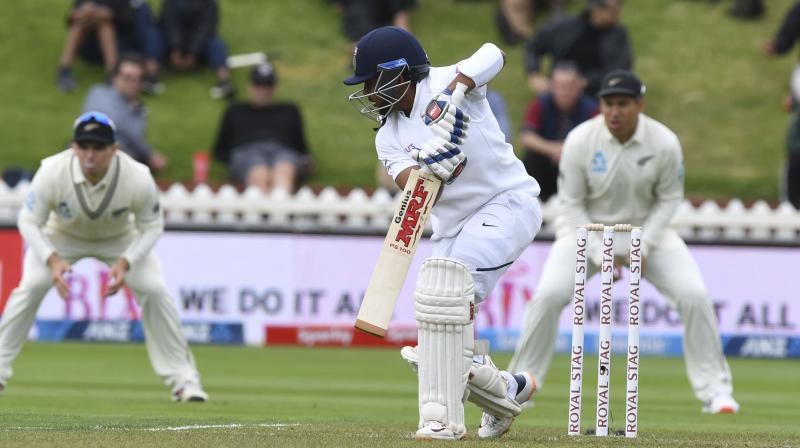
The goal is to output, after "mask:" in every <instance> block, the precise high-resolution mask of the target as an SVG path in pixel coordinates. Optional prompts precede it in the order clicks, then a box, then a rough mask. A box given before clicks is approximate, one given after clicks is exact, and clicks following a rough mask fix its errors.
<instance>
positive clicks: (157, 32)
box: [5, 0, 800, 208]
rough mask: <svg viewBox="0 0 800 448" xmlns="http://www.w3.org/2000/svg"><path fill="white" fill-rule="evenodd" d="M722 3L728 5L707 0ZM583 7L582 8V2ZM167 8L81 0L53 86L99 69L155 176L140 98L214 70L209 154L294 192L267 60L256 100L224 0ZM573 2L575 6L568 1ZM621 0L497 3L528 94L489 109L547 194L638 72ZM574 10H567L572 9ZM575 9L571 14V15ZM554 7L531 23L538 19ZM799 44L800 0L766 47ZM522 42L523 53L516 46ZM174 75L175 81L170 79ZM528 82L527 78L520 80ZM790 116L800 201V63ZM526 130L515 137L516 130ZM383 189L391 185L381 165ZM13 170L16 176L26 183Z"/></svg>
mask: <svg viewBox="0 0 800 448" xmlns="http://www.w3.org/2000/svg"><path fill="white" fill-rule="evenodd" d="M327 1H328V2H329V3H330V4H331V5H332V6H333V8H332V9H333V10H335V11H337V12H338V13H339V14H340V15H341V20H342V32H343V34H344V36H345V37H346V38H347V39H348V40H349V41H350V42H353V43H355V42H356V41H357V40H358V39H359V38H360V37H361V36H362V35H364V34H365V33H367V32H368V31H370V30H372V29H374V28H377V27H380V26H385V25H394V26H399V27H402V28H404V29H407V30H410V28H411V23H412V21H411V18H412V15H413V12H414V10H415V9H416V7H417V1H416V0H327ZM709 1H710V2H716V1H719V0H709ZM575 3H577V4H578V5H575ZM159 4H160V9H159V11H158V14H156V13H155V12H154V10H153V9H151V7H150V4H149V3H148V1H147V0H75V1H74V3H73V4H72V5H71V6H70V8H69V10H68V11H67V14H66V37H65V39H64V45H63V50H62V53H61V56H60V59H59V61H58V67H57V73H56V74H57V76H56V86H57V88H58V89H60V90H62V91H64V92H71V91H74V90H75V89H76V88H77V87H78V80H76V79H75V77H74V76H73V72H72V66H73V64H74V62H75V60H76V58H78V57H80V58H81V59H84V60H86V61H89V62H93V63H97V64H101V65H102V66H103V67H104V68H105V72H106V79H105V82H103V83H99V84H96V85H94V86H92V87H91V88H89V90H88V93H87V95H86V97H85V98H84V100H83V107H82V109H83V110H84V111H89V110H95V111H100V112H104V113H106V114H107V115H108V116H110V117H111V118H112V119H113V120H114V122H115V123H116V125H117V127H118V136H119V144H120V147H121V148H122V149H123V150H124V151H125V152H127V153H128V154H130V155H131V156H133V157H134V158H135V159H136V160H138V161H140V162H142V163H145V164H147V165H148V166H149V167H150V168H151V169H152V170H153V171H155V172H157V171H160V170H163V169H164V168H165V167H167V165H168V163H169V159H168V157H167V156H166V155H165V154H163V153H161V152H159V151H158V150H157V149H156V146H157V145H153V144H152V143H151V142H149V141H148V138H147V133H146V129H147V121H148V115H147V110H146V108H145V106H144V104H143V102H142V96H143V95H158V94H160V93H162V92H164V89H165V86H164V84H163V83H162V82H161V76H160V75H161V72H162V71H164V70H172V71H175V72H184V71H193V70H198V69H201V68H203V67H207V68H210V69H211V70H213V72H214V74H215V75H216V83H215V84H214V85H213V86H212V87H211V88H210V94H211V96H212V97H213V98H218V99H228V100H231V103H230V104H229V106H228V107H227V109H226V110H225V112H224V113H223V115H222V117H221V118H220V123H219V128H218V131H217V137H216V141H215V142H213V146H212V145H211V144H210V146H212V148H213V149H212V151H211V153H212V154H211V155H213V158H214V159H215V160H217V161H219V162H220V163H222V164H224V165H225V167H226V168H227V170H228V174H229V176H230V180H231V181H232V182H234V183H236V184H238V185H242V186H244V185H254V186H257V187H258V188H260V189H262V190H263V191H265V192H269V191H271V190H272V189H275V188H279V189H285V190H287V191H294V190H295V189H296V188H297V187H298V186H299V185H300V184H302V182H303V181H304V180H305V179H307V178H308V176H309V175H310V174H311V173H312V171H313V168H314V159H313V157H312V156H311V151H310V149H309V147H308V145H307V140H306V137H305V135H304V126H303V120H302V112H301V106H300V105H298V104H294V103H291V102H283V103H276V102H274V100H273V98H274V94H275V90H276V88H277V86H278V82H277V81H278V78H277V74H276V71H275V67H274V66H273V65H272V64H270V63H269V62H264V63H261V64H259V65H256V66H254V67H252V72H251V75H250V78H249V85H248V86H247V97H248V98H247V101H245V102H234V101H233V100H234V99H235V96H236V94H237V91H236V88H235V87H234V84H233V82H232V80H231V71H230V68H229V67H228V65H227V60H228V50H227V48H226V44H225V41H224V40H223V37H222V36H220V35H219V34H218V28H219V21H220V15H221V11H220V5H219V3H218V1H217V0H162V1H161V2H159ZM571 6H576V7H571ZM635 6H636V5H635V4H634V3H632V2H628V3H624V2H623V0H498V2H497V9H496V15H495V26H496V27H497V32H498V34H499V35H500V37H501V41H500V42H499V43H501V44H503V45H505V47H506V48H505V51H507V52H508V51H522V52H523V55H524V68H525V72H526V80H525V81H527V85H528V87H529V89H530V93H528V95H531V96H532V99H531V101H530V103H529V104H528V106H527V109H526V112H525V114H524V117H510V116H509V115H508V111H507V109H506V106H505V100H504V99H503V97H502V96H501V95H500V94H499V93H498V92H497V91H493V90H490V91H489V92H488V95H487V98H488V99H489V102H490V105H491V107H492V110H493V111H494V113H495V116H496V117H497V120H498V122H499V124H500V127H501V129H502V130H503V132H504V133H505V135H506V139H507V141H508V142H516V143H517V149H518V154H520V157H521V159H522V160H523V163H524V165H525V167H526V169H527V171H528V173H529V174H530V175H531V176H533V177H534V178H536V179H537V181H538V182H539V184H540V185H541V187H542V194H541V199H542V200H543V201H546V200H548V199H550V198H551V197H552V196H553V195H555V194H556V190H557V179H558V173H559V171H558V164H559V158H560V152H561V145H562V144H563V141H564V139H565V137H566V135H567V133H569V132H570V130H572V129H573V128H574V127H575V126H577V125H578V124H580V123H581V122H583V121H585V120H587V119H589V118H591V117H592V116H594V115H596V114H597V113H598V103H597V101H596V99H595V95H596V94H597V90H598V87H599V83H600V80H601V79H602V78H603V76H604V75H605V74H606V73H608V72H609V71H611V70H615V69H632V68H633V65H634V54H633V49H632V48H633V45H632V43H631V40H630V37H629V33H628V31H627V29H626V27H625V25H624V21H623V19H622V17H623V16H622V12H623V9H624V7H627V8H632V7H635ZM568 8H569V9H568ZM569 10H571V11H575V12H574V13H569V12H568V11H569ZM543 12H544V13H547V14H548V18H547V20H540V21H539V22H538V24H537V25H536V26H535V27H534V25H533V24H534V17H535V16H537V15H540V14H542V13H543ZM764 12H765V4H764V2H763V1H762V0H731V2H730V6H729V9H728V13H729V14H730V15H731V16H732V17H736V18H740V19H757V18H759V17H761V16H763V15H764ZM798 39H800V0H798V1H797V2H795V4H794V6H793V7H792V8H791V9H790V10H789V11H788V12H787V14H786V16H785V18H784V20H783V23H782V24H781V26H780V28H779V29H778V30H777V32H776V33H775V37H774V38H773V39H771V40H769V41H768V42H767V43H765V45H764V52H765V53H766V54H768V55H771V56H778V55H784V54H786V53H788V52H789V50H790V49H791V48H792V47H793V46H794V44H795V42H797V40H798ZM515 45H519V47H518V48H519V50H514V49H513V48H512V47H514V46H515ZM172 79H174V78H172ZM520 81H521V83H522V82H525V81H523V80H522V79H521V80H520ZM792 87H793V90H792V95H791V96H790V97H789V98H788V99H787V101H786V103H787V110H788V111H790V113H791V118H790V124H789V126H788V130H787V135H786V154H787V156H786V170H785V182H784V184H783V185H784V187H783V190H784V191H783V196H782V198H784V199H787V200H789V201H790V202H791V203H792V204H793V205H794V206H795V207H798V208H800V65H798V68H797V69H796V70H795V71H794V73H793V74H792ZM515 127H519V129H520V132H519V133H518V135H516V136H515V135H513V131H512V129H513V128H515ZM376 173H377V183H378V185H382V186H387V187H393V186H394V183H393V182H392V181H391V179H387V178H386V177H385V173H384V170H383V169H382V167H378V169H377V170H376ZM25 176H26V173H24V171H21V170H19V169H13V170H11V171H9V172H8V173H6V175H5V178H6V179H7V181H8V182H14V183H16V181H17V180H18V179H24V178H25Z"/></svg>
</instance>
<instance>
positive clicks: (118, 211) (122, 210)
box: [111, 207, 128, 218]
mask: <svg viewBox="0 0 800 448" xmlns="http://www.w3.org/2000/svg"><path fill="white" fill-rule="evenodd" d="M127 211H128V207H122V208H118V209H116V210H113V211H112V212H111V216H113V217H114V218H119V216H120V215H121V214H123V213H125V212H127Z"/></svg>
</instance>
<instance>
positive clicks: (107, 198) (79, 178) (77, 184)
mask: <svg viewBox="0 0 800 448" xmlns="http://www.w3.org/2000/svg"><path fill="white" fill-rule="evenodd" d="M76 162H77V158H76V157H75V156H74V155H72V156H71V157H70V161H69V164H70V170H69V174H70V177H71V180H72V186H73V187H74V188H75V196H77V197H78V203H79V204H80V205H81V209H83V212H84V213H86V216H88V217H89V219H92V220H94V219H97V218H98V217H100V215H102V214H103V212H104V211H106V209H107V208H108V206H109V204H111V198H113V197H114V192H116V191H117V184H118V183H119V163H120V162H119V156H118V155H116V156H114V159H113V161H112V162H111V163H112V164H113V165H114V167H113V168H111V169H110V170H109V172H108V173H106V175H105V176H103V178H102V179H101V180H100V182H98V185H100V184H101V183H105V182H108V185H109V186H108V189H106V194H105V195H104V196H103V199H102V200H101V201H100V205H98V206H97V208H96V209H94V210H92V208H91V207H89V202H88V201H87V200H86V193H85V190H84V189H83V188H81V184H83V183H88V181H87V180H86V176H84V175H83V172H82V171H81V168H80V165H79V164H78V163H76ZM109 176H110V179H109Z"/></svg>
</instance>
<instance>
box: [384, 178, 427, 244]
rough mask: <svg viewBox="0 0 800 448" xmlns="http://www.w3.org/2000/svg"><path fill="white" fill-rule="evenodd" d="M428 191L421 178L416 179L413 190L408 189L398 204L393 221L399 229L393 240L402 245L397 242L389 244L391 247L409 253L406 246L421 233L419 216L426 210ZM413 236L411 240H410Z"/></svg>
mask: <svg viewBox="0 0 800 448" xmlns="http://www.w3.org/2000/svg"><path fill="white" fill-rule="evenodd" d="M429 193H430V192H429V191H428V190H426V189H425V184H424V182H423V180H422V179H417V184H416V185H415V186H414V189H413V190H408V191H407V192H406V196H405V197H404V198H403V202H402V203H401V204H400V211H399V212H398V213H397V216H395V217H394V222H395V223H397V224H400V230H398V231H397V235H396V236H395V237H394V241H395V242H399V243H402V244H403V246H404V247H400V246H399V245H397V244H391V246H392V248H394V249H397V250H399V251H401V252H406V253H410V251H409V250H408V247H409V246H411V244H412V241H416V240H417V238H419V236H420V234H421V233H422V228H421V226H420V225H419V216H420V213H421V212H424V211H426V209H427V207H425V208H423V206H424V205H425V200H426V199H427V198H428V194H429ZM412 237H413V240H412Z"/></svg>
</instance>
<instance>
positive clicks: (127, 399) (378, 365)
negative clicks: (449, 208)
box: [0, 344, 800, 448]
mask: <svg viewBox="0 0 800 448" xmlns="http://www.w3.org/2000/svg"><path fill="white" fill-rule="evenodd" d="M194 353H195V356H196V358H197V361H198V364H199V367H200V370H201V373H202V374H203V379H204V383H205V386H206V389H207V391H208V392H209V394H210V395H211V401H210V402H208V403H204V404H201V403H182V404H176V403H172V402H171V401H169V393H168V391H167V390H166V389H165V388H164V387H163V386H161V384H159V381H158V379H157V378H156V377H155V375H154V374H153V372H152V371H151V370H150V367H149V364H148V362H147V358H146V353H145V348H144V346H143V345H111V344H28V345H27V346H26V347H25V349H24V350H23V352H22V354H21V355H20V357H19V358H18V360H17V362H16V364H15V365H14V370H15V377H14V379H13V381H12V382H11V383H10V384H9V385H8V386H9V387H8V389H7V390H6V392H5V394H4V396H2V398H0V446H2V447H45V446H58V447H69V446H82V447H90V446H98V447H101V446H102V447H107V446H123V447H128V446H130V447H137V448H142V447H176V448H177V447H201V446H214V447H227V446H230V447H249V446H281V447H286V446H289V447H306V446H326V447H338V446H348V447H349V446H364V447H394V446H412V445H413V446H419V444H418V443H416V442H414V441H413V440H412V435H413V432H414V430H415V429H416V418H417V417H416V381H415V377H414V375H412V374H411V371H410V369H409V368H408V366H407V365H406V364H405V362H404V361H402V360H401V358H400V356H399V354H398V353H397V351H395V350H356V349H347V350H344V349H297V348H232V347H195V348H194ZM497 361H499V364H501V365H504V364H505V363H506V362H507V361H508V357H507V355H503V356H498V357H497ZM622 361H623V360H622V359H619V360H616V359H615V362H616V365H617V366H620V365H622ZM730 362H731V368H732V369H733V373H734V379H735V386H736V398H737V399H738V400H739V401H740V403H741V405H742V411H741V412H740V413H739V414H738V415H722V416H710V415H703V414H701V413H700V403H699V402H697V401H695V400H694V398H693V396H692V394H691V392H690V391H689V386H688V383H687V380H686V376H685V373H684V367H683V361H682V360H681V359H679V358H643V361H642V369H641V371H642V379H641V383H640V388H641V399H640V406H641V411H640V437H639V438H638V439H637V440H635V441H630V440H625V439H622V438H609V439H605V440H598V439H597V438H593V437H582V438H580V439H575V438H569V437H567V436H566V435H564V434H565V422H566V415H567V414H566V390H567V381H566V379H567V375H566V372H567V365H568V363H567V359H566V358H565V357H559V358H557V359H556V360H555V362H554V369H553V371H552V372H551V376H550V380H549V383H548V385H547V388H546V389H545V390H543V391H542V392H541V393H540V394H539V395H538V396H537V398H536V406H535V407H534V408H532V409H528V410H526V411H525V412H524V413H523V415H522V416H521V417H520V418H519V419H518V420H517V422H516V423H515V424H514V427H513V428H512V430H511V432H510V433H509V434H507V435H506V437H504V439H503V440H501V441H491V442H490V441H480V440H476V426H477V421H478V419H479V413H478V411H477V409H476V408H475V407H474V406H473V405H471V404H470V405H468V412H467V419H468V422H469V423H468V429H469V435H468V440H467V441H466V442H463V443H459V446H537V445H541V446H654V447H655V446H659V447H663V446H670V447H673V448H676V447H705V446H731V447H738V446H741V447H761V446H763V447H788V446H800V429H798V428H800V426H798V424H797V422H798V421H800V407H798V406H797V398H798V395H797V394H798V391H800V376H798V373H799V372H800V364H798V362H797V361H774V360H753V359H731V360H730ZM586 369H587V371H588V372H594V370H593V363H589V364H587V366H586ZM617 369H618V370H617V371H616V372H614V373H612V376H613V377H614V379H615V381H616V382H615V383H614V384H613V385H612V388H614V387H615V388H616V390H617V391H621V390H622V388H623V385H622V379H623V378H622V375H621V371H619V367H617ZM612 372H613V367H612ZM591 376H592V379H594V375H591ZM589 382H591V381H587V386H589V384H588V383H589ZM592 393H593V391H592V388H591V387H588V388H587V389H586V395H585V397H588V398H586V399H585V401H584V421H588V420H591V418H592V413H593V410H594V402H593V399H594V397H593V396H592ZM612 412H613V413H615V414H617V415H621V413H622V406H621V399H620V398H619V395H618V394H617V395H615V396H614V399H613V400H612Z"/></svg>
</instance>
